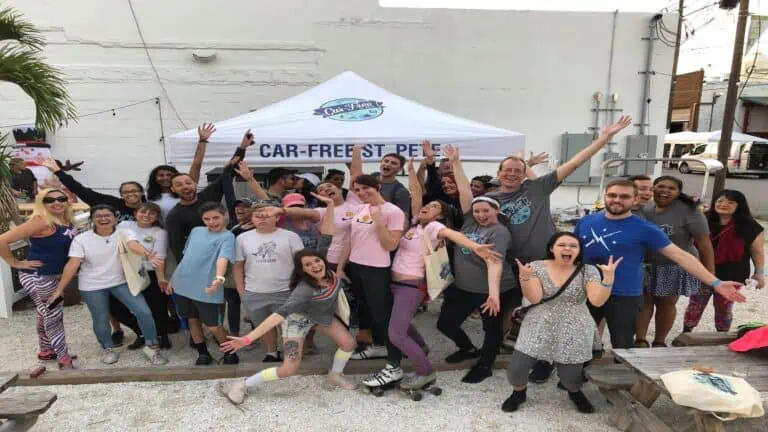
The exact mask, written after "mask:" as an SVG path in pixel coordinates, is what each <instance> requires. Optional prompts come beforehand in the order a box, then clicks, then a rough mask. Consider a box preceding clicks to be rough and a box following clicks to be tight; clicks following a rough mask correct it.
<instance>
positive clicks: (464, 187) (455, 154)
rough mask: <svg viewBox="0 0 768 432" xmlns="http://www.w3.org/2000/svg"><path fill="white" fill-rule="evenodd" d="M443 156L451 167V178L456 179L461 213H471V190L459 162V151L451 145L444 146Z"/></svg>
mask: <svg viewBox="0 0 768 432" xmlns="http://www.w3.org/2000/svg"><path fill="white" fill-rule="evenodd" d="M445 155H446V156H447V157H448V160H449V161H450V163H451V165H452V166H453V177H454V178H455V179H456V189H458V191H459V202H460V203H461V211H462V213H465V214H466V213H469V212H471V211H472V188H470V187H469V178H467V175H466V174H465V173H464V167H463V166H462V165H461V160H459V149H457V148H454V147H453V146H451V145H447V146H445Z"/></svg>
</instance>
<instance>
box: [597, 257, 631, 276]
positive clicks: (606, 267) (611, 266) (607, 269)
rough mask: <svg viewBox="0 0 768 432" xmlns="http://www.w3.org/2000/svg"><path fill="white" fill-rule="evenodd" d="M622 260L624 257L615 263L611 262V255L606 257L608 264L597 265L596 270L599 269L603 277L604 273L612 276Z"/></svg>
mask: <svg viewBox="0 0 768 432" xmlns="http://www.w3.org/2000/svg"><path fill="white" fill-rule="evenodd" d="M623 260H624V257H620V258H619V259H617V260H616V261H613V255H611V256H609V257H608V262H607V263H605V264H597V268H599V269H600V270H601V271H602V272H603V275H605V274H606V273H609V274H614V273H615V272H616V267H618V266H619V263H621V262H622V261H623Z"/></svg>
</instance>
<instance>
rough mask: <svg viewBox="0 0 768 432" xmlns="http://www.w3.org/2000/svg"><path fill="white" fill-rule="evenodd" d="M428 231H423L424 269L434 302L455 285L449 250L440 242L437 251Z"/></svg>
mask: <svg viewBox="0 0 768 432" xmlns="http://www.w3.org/2000/svg"><path fill="white" fill-rule="evenodd" d="M427 237H428V236H427V232H426V230H422V233H421V240H422V242H423V243H424V267H425V274H426V279H427V293H428V294H429V299H430V300H434V299H436V298H437V297H438V296H440V294H441V293H442V292H443V291H444V290H445V289H446V288H448V286H449V285H450V284H452V283H453V281H454V278H453V273H451V263H450V261H448V249H447V248H446V247H445V242H440V244H439V245H438V246H437V248H436V249H434V250H433V249H432V244H431V242H430V241H429V239H428V238H427Z"/></svg>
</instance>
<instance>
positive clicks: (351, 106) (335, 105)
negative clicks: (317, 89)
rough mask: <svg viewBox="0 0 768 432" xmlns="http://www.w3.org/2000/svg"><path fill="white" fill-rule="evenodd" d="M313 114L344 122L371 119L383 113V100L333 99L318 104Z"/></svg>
mask: <svg viewBox="0 0 768 432" xmlns="http://www.w3.org/2000/svg"><path fill="white" fill-rule="evenodd" d="M314 114H315V115H317V116H322V117H323V118H327V119H331V120H337V121H344V122H358V121H366V120H373V119H375V118H376V117H379V116H381V115H382V114H384V102H378V101H375V100H370V99H358V98H342V99H334V100H331V101H328V102H326V103H324V104H322V105H320V108H316V109H315V112H314Z"/></svg>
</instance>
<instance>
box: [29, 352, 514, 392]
mask: <svg viewBox="0 0 768 432" xmlns="http://www.w3.org/2000/svg"><path fill="white" fill-rule="evenodd" d="M510 358H511V356H509V355H499V356H497V357H496V362H495V363H494V365H493V368H494V369H505V368H506V367H507V363H509V359H510ZM474 362H475V360H468V361H465V362H462V363H457V364H448V363H445V362H440V363H435V364H433V366H434V369H435V370H436V371H438V372H446V371H455V370H463V369H468V368H469V367H471V366H472V365H473V364H474ZM384 365H386V360H366V361H359V362H358V361H355V362H350V363H348V364H347V367H346V368H345V370H344V373H345V374H347V375H367V374H371V373H374V372H377V371H379V370H381V369H382V368H383V367H384ZM274 366H275V363H241V364H239V365H235V366H224V365H217V366H204V367H201V366H166V367H153V368H148V367H147V368H108V369H75V370H65V371H55V370H51V371H47V372H46V373H44V374H43V375H41V376H39V377H38V378H31V377H30V376H29V374H25V373H20V374H19V379H18V381H17V382H16V385H17V386H49V385H79V384H107V383H120V382H156V381H198V380H215V379H228V378H243V377H248V376H251V375H253V374H255V373H257V372H259V371H261V370H262V369H265V368H269V367H274ZM329 366H330V365H328V364H324V363H323V365H320V364H319V363H318V362H313V361H311V360H307V361H305V362H304V363H303V364H302V366H301V368H300V369H299V372H298V373H297V375H325V374H326V373H327V372H328V367H329ZM404 369H405V370H406V371H412V370H413V367H412V366H411V365H406V366H405V367H404Z"/></svg>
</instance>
